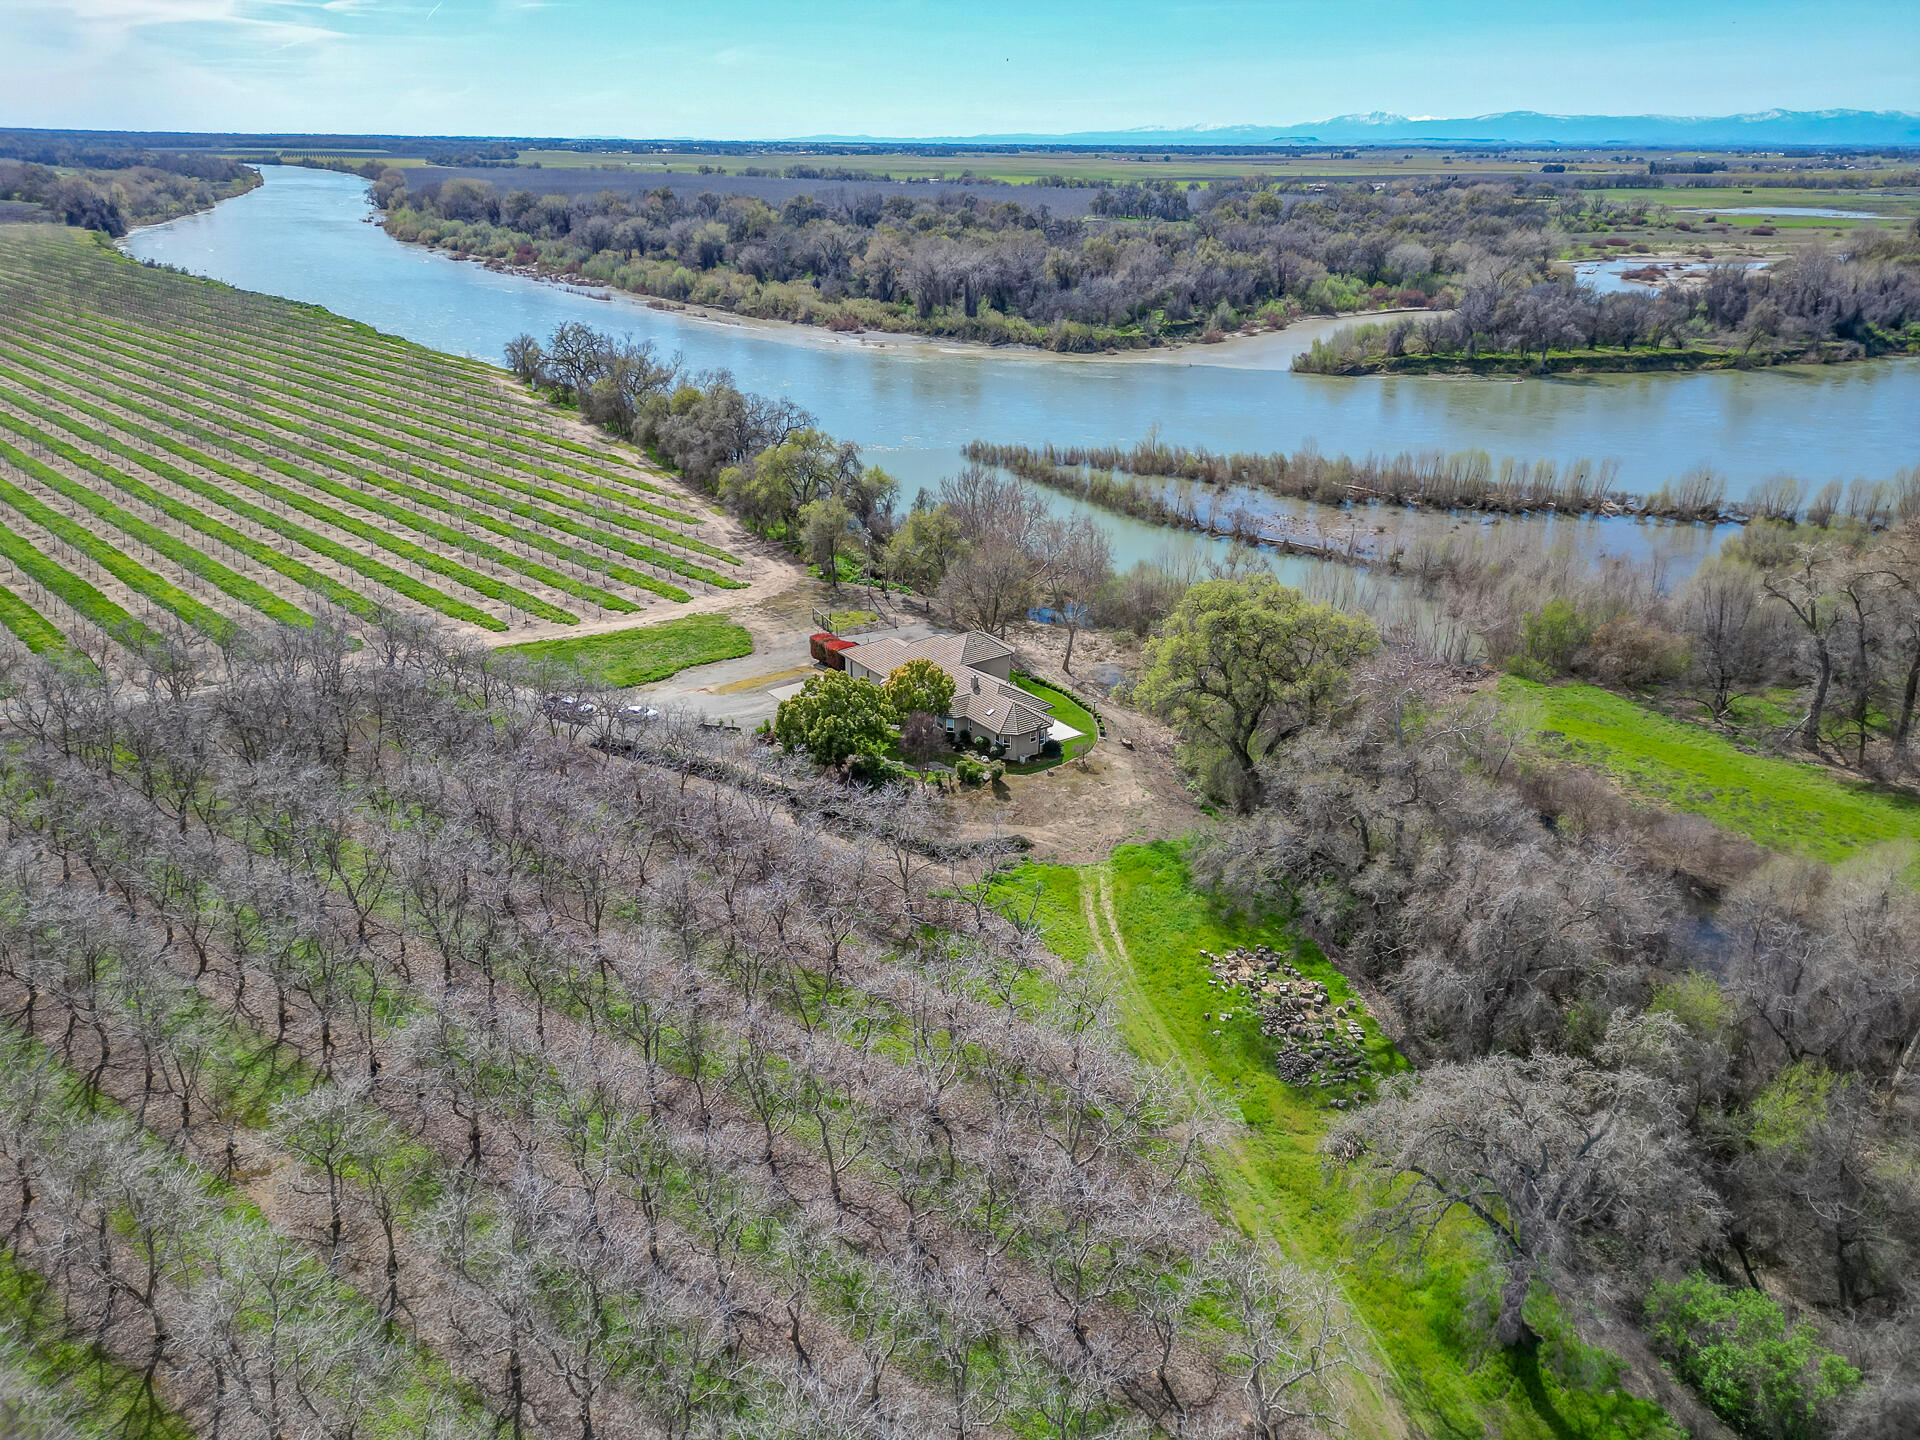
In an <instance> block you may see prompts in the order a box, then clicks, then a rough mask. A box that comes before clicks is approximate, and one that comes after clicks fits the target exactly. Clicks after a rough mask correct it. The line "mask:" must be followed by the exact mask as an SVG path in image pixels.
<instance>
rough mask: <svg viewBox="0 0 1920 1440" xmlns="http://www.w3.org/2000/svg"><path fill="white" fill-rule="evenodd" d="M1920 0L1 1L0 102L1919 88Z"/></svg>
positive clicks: (950, 114) (1255, 104) (782, 127)
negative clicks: (1593, 0) (1560, 0)
mask: <svg viewBox="0 0 1920 1440" xmlns="http://www.w3.org/2000/svg"><path fill="white" fill-rule="evenodd" d="M1917 57H1920V3H1916V0H1817V3H1808V0H1792V3H1768V0H1654V3H1649V0H1609V3H1603V4H1551V3H1540V0H1533V3H1524V4H1514V3H1506V0H1481V3H1445V0H1315V3H1272V0H1270V3H1250V0H1213V3H1198V0H1195V3H1182V0H1173V3H1159V4H1154V3H1133V0H1106V3H1094V0H891V3H839V4H807V3H804V0H801V3H794V0H707V3H701V0H687V3H681V4H657V3H653V0H0V124H5V125H35V126H60V127H65V126H77V127H96V128H154V129H233V130H272V129H285V130H342V131H397V132H411V133H440V134H518V135H623V136H668V135H701V136H711V137H716V138H762V137H771V136H781V135H799V134H819V133H867V134H885V135H943V134H971V133H981V132H991V131H1036V132H1044V133H1057V132H1062V131H1071V130H1092V129H1118V128H1128V127H1136V126H1184V125H1195V124H1236V123H1258V124H1289V123H1294V122H1301V121H1310V120H1319V119H1323V118H1325V117H1327V116H1329V115H1335V114H1343V113H1347V112H1353V111H1367V110H1391V111H1397V112H1399V113H1402V114H1407V115H1441V116H1449V117H1452V116H1462V115H1475V114H1484V113H1487V112H1490V111H1496V110H1512V109H1534V110H1544V111H1550V112H1554V113H1560V114H1569V113H1605V114H1636V113H1664V114H1693V115H1711V114H1727V113H1733V112H1740V111H1749V110H1757V109H1764V108H1769V107H1775V106H1778V107H1782V108H1787V109H1818V108H1829V107H1831V108H1849V109H1905V110H1920V58H1917Z"/></svg>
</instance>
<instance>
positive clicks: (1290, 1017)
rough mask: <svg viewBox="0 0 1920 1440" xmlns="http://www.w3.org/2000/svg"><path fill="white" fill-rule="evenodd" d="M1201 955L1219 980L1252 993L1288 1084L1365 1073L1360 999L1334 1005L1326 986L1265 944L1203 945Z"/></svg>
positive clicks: (1329, 1081)
mask: <svg viewBox="0 0 1920 1440" xmlns="http://www.w3.org/2000/svg"><path fill="white" fill-rule="evenodd" d="M1200 956H1201V958H1202V959H1203V960H1205V961H1206V962H1207V968H1208V969H1209V970H1210V971H1212V972H1213V983H1214V984H1215V985H1218V986H1220V987H1221V988H1222V989H1225V990H1239V991H1243V992H1245V993H1246V994H1247V995H1249V996H1251V997H1252V999H1253V1003H1254V1006H1255V1008H1256V1010H1257V1011H1258V1012H1259V1015H1260V1033H1261V1034H1262V1035H1265V1036H1266V1037H1267V1038H1268V1039H1270V1040H1273V1041H1274V1042H1275V1043H1276V1045H1277V1046H1278V1048H1279V1055H1278V1057H1277V1058H1276V1060H1275V1062H1274V1068H1275V1069H1277V1070H1278V1071H1279V1072H1280V1078H1281V1079H1282V1080H1285V1081H1286V1082H1287V1083H1288V1084H1289V1085H1317V1086H1319V1087H1321V1088H1322V1089H1325V1088H1327V1087H1329V1086H1333V1085H1344V1084H1347V1083H1348V1082H1350V1081H1353V1080H1358V1079H1360V1078H1361V1077H1362V1076H1364V1075H1365V1074H1366V1073H1367V1068H1368V1067H1367V1055H1366V1031H1365V1030H1363V1029H1362V1028H1361V1026H1360V1020H1359V1015H1360V1006H1359V1003H1358V1002H1357V1001H1355V1002H1352V1003H1342V1004H1338V1005H1336V1004H1334V1003H1333V1000H1332V997H1331V996H1329V995H1328V994H1327V987H1326V986H1325V985H1323V984H1321V983H1320V982H1319V981H1318V980H1310V979H1308V978H1307V977H1306V976H1305V975H1302V974H1301V973H1300V972H1299V971H1298V970H1296V969H1295V968H1294V967H1293V966H1292V965H1291V964H1289V963H1288V962H1287V960H1286V959H1285V958H1284V957H1282V956H1281V955H1279V954H1277V953H1276V952H1274V951H1273V950H1272V949H1270V948H1269V947H1267V946H1265V945H1256V946H1254V947H1253V948H1251V949H1249V948H1247V947H1246V946H1244V945H1243V946H1241V947H1239V948H1238V949H1236V950H1232V951H1229V952H1228V953H1227V954H1225V955H1216V954H1214V953H1213V952H1212V951H1211V950H1202V951H1201V952H1200ZM1230 1013H1231V1012H1224V1013H1223V1016H1222V1018H1225V1016H1226V1014H1230Z"/></svg>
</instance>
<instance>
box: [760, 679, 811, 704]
mask: <svg viewBox="0 0 1920 1440" xmlns="http://www.w3.org/2000/svg"><path fill="white" fill-rule="evenodd" d="M806 684H807V682H806V681H804V680H800V681H797V682H795V683H794V684H792V685H782V686H779V687H778V688H777V689H773V690H769V691H767V697H768V698H769V699H772V700H782V701H784V700H791V699H793V697H794V696H796V695H798V694H799V693H800V692H801V691H802V690H804V689H805V688H806Z"/></svg>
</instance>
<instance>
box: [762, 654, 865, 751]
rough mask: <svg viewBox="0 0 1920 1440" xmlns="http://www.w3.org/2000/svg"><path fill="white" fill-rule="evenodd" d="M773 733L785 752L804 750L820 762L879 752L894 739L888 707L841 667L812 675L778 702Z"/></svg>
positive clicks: (861, 682)
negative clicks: (789, 697)
mask: <svg viewBox="0 0 1920 1440" xmlns="http://www.w3.org/2000/svg"><path fill="white" fill-rule="evenodd" d="M773 738H774V739H776V740H778V741H779V742H780V747H781V749H783V750H787V751H789V752H791V751H794V750H805V751H806V752H807V754H809V755H811V756H812V757H813V758H814V760H815V761H817V762H818V763H820V764H822V765H844V764H845V763H846V762H847V761H848V760H851V759H852V758H854V757H855V756H861V755H865V756H880V755H885V754H886V753H887V749H888V747H889V746H891V745H892V744H893V712H892V711H891V710H890V709H889V708H888V706H887V702H886V698H885V697H884V696H883V695H881V693H880V691H879V689H878V687H876V686H873V685H869V684H868V683H867V682H866V681H864V680H856V679H854V677H853V676H851V675H848V674H846V673H845V672H844V671H839V670H830V671H828V672H827V673H826V674H824V675H815V676H814V677H813V678H812V679H811V680H809V681H807V683H806V684H805V685H803V686H801V687H800V693H799V694H798V695H795V696H794V697H793V698H792V699H791V700H783V701H781V702H780V709H779V710H778V711H777V712H776V713H775V715H774V718H773Z"/></svg>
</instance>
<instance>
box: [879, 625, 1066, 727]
mask: <svg viewBox="0 0 1920 1440" xmlns="http://www.w3.org/2000/svg"><path fill="white" fill-rule="evenodd" d="M1011 654H1013V647H1012V646H1011V645H1006V644H1003V643H1001V642H1000V641H998V640H996V639H994V638H993V637H992V636H991V635H984V634H982V633H981V632H980V631H978V630H969V631H967V632H966V633H965V634H962V635H933V636H929V637H928V638H927V639H925V640H913V641H907V640H896V639H893V638H892V637H891V636H889V637H888V638H887V639H884V640H873V641H869V642H868V643H867V644H865V645H856V646H854V647H853V648H852V649H851V650H848V651H847V652H846V655H847V658H848V659H849V660H857V661H859V662H860V663H861V664H862V665H864V666H866V668H867V669H869V670H872V671H873V672H874V673H876V674H879V675H890V674H892V673H893V671H894V670H895V669H896V668H898V667H899V666H901V665H904V664H906V663H907V661H909V660H931V661H933V663H934V664H936V665H938V666H939V667H940V668H941V669H942V670H944V671H946V672H947V674H949V675H951V676H952V677H953V709H952V710H951V711H949V712H948V713H949V714H950V715H952V717H953V718H954V719H955V720H965V721H967V722H968V724H969V725H971V726H972V728H973V730H974V732H975V733H976V734H978V733H982V732H984V733H986V734H989V735H1024V734H1026V733H1027V732H1028V731H1029V730H1038V729H1044V728H1046V727H1048V726H1050V725H1051V724H1052V723H1053V715H1052V711H1053V706H1052V705H1050V704H1048V702H1046V701H1045V700H1042V699H1041V698H1040V697H1039V696H1037V695H1029V694H1028V693H1027V692H1026V691H1024V690H1022V689H1021V688H1020V687H1019V686H1017V685H1015V684H1013V683H1011V682H1010V681H1006V680H1002V679H1000V678H998V677H997V676H994V675H989V674H987V673H986V672H985V671H984V670H976V669H975V668H974V664H975V663H977V662H979V661H983V660H998V659H1001V658H1003V657H1005V656H1008V655H1011Z"/></svg>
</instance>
